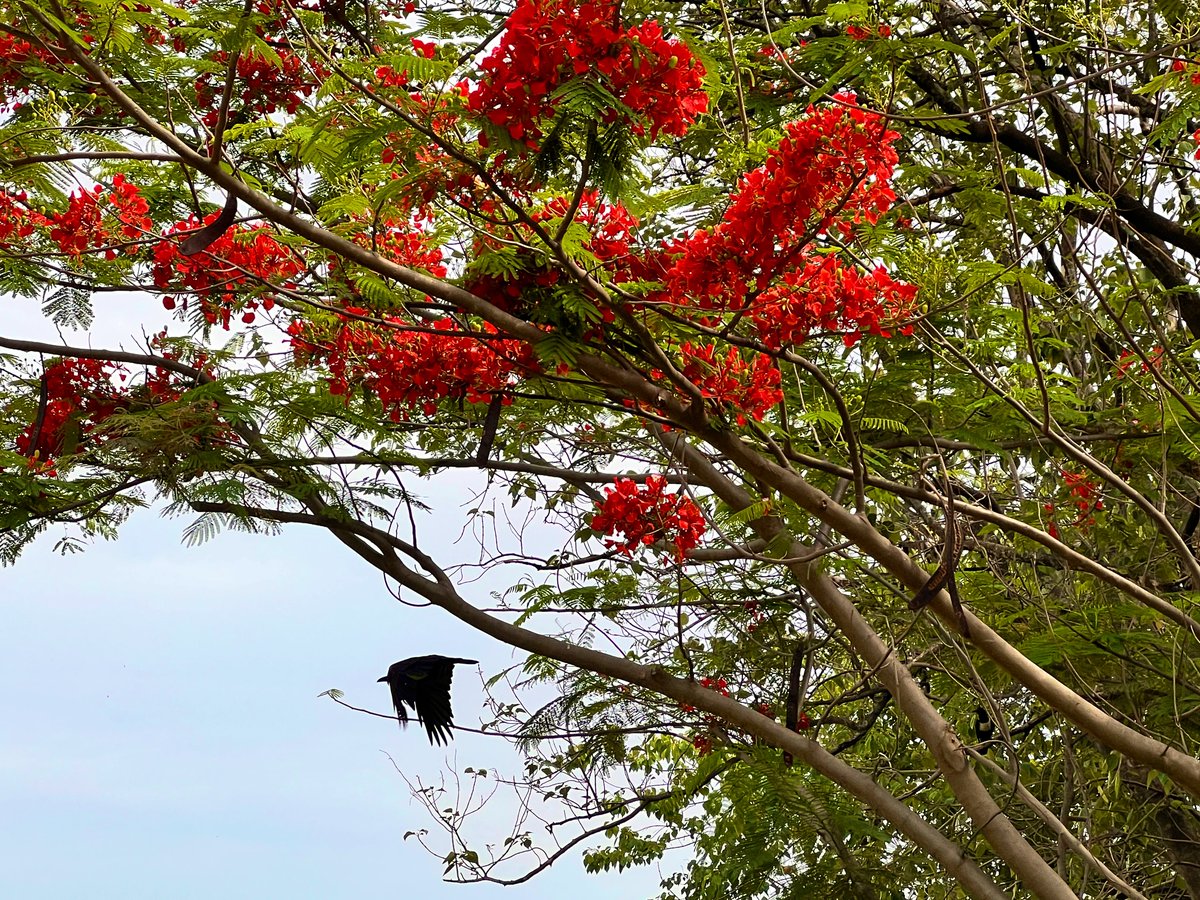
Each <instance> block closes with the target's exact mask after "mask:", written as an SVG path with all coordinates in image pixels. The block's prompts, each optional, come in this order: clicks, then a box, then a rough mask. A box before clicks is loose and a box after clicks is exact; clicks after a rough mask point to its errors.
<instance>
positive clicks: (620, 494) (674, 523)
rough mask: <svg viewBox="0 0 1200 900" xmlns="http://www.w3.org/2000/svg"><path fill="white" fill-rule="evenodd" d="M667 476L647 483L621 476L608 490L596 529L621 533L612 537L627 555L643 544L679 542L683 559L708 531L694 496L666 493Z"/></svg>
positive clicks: (678, 553) (610, 543)
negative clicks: (705, 530) (616, 536)
mask: <svg viewBox="0 0 1200 900" xmlns="http://www.w3.org/2000/svg"><path fill="white" fill-rule="evenodd" d="M666 485H667V479H666V478H664V477H663V476H661V475H650V476H648V477H647V478H646V481H645V483H644V484H640V485H639V484H638V483H637V482H635V481H633V480H632V479H629V478H618V479H617V480H616V482H615V484H614V485H613V486H612V487H606V488H605V489H604V501H603V502H602V503H601V504H600V508H599V511H598V512H597V513H596V514H595V515H593V516H592V521H591V528H592V530H593V531H596V532H599V533H600V534H606V535H617V534H619V535H621V536H622V537H621V539H619V540H609V541H605V543H606V544H607V545H608V546H609V547H616V548H617V549H619V550H620V551H621V552H622V553H624V554H625V555H626V556H628V555H630V554H632V553H633V551H634V550H636V549H638V548H639V547H644V546H649V545H650V544H654V543H657V542H658V541H664V542H666V543H669V544H674V545H675V557H676V559H680V560H682V559H683V557H684V556H685V555H686V554H687V552H688V551H689V550H692V549H694V548H695V547H697V546H698V545H699V543H700V538H701V537H702V536H703V534H704V529H705V523H704V516H703V514H702V513H701V512H700V508H699V507H698V506H697V505H696V504H695V503H694V502H693V501H692V499H691V498H690V497H687V496H685V495H683V494H668V493H665V490H664V489H665V488H666Z"/></svg>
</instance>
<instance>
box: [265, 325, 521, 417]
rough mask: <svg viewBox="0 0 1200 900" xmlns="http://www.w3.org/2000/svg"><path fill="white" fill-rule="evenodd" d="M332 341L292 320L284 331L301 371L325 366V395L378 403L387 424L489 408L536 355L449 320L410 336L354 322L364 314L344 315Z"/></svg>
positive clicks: (407, 329) (407, 328)
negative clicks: (448, 407) (362, 394)
mask: <svg viewBox="0 0 1200 900" xmlns="http://www.w3.org/2000/svg"><path fill="white" fill-rule="evenodd" d="M346 312H347V313H348V314H349V315H348V316H339V322H338V325H337V326H336V327H335V328H334V329H332V332H331V333H329V334H327V335H326V334H323V333H322V330H321V329H320V328H319V326H317V325H316V324H315V323H313V322H308V321H304V320H297V321H295V322H293V323H292V324H291V325H290V326H289V328H288V334H290V335H291V344H292V352H293V355H294V357H295V359H296V362H297V363H299V364H300V365H305V366H314V365H321V364H324V365H325V367H326V368H327V369H328V371H329V389H330V391H331V392H332V393H334V394H338V395H341V396H344V397H346V399H347V402H349V397H350V394H351V392H352V391H353V390H355V389H358V388H362V389H365V390H367V391H370V392H371V393H372V394H374V395H375V396H376V397H377V398H378V399H379V402H380V404H381V405H382V406H383V408H384V410H385V411H386V412H387V413H388V415H389V417H390V418H391V419H392V421H395V422H398V421H400V420H402V419H406V418H407V417H408V415H409V414H410V413H411V412H412V410H413V409H415V408H416V407H418V406H419V407H420V408H421V410H422V411H423V412H424V413H425V414H426V415H433V414H434V413H435V412H437V406H438V403H440V402H441V401H442V400H446V399H450V400H458V401H463V400H465V401H466V402H467V403H487V402H489V401H490V400H491V399H492V397H493V396H495V395H496V394H500V395H503V396H504V402H505V403H506V404H508V403H511V402H512V398H511V396H509V393H510V389H511V388H512V386H513V384H514V383H515V382H516V381H517V380H518V379H519V378H520V377H521V376H522V375H523V374H524V373H525V372H528V371H531V370H533V369H535V368H536V366H537V362H536V359H535V357H534V355H533V351H532V350H531V349H530V348H529V346H528V345H527V344H525V343H523V342H521V341H516V340H511V339H499V338H492V337H491V335H494V334H495V333H496V332H495V330H494V329H490V328H489V331H488V333H487V334H485V335H478V334H474V335H473V334H466V333H463V332H461V331H457V330H456V326H455V324H454V323H453V322H452V321H451V320H450V319H442V320H441V321H439V322H437V323H436V324H435V326H434V327H435V329H437V330H436V331H434V332H432V333H431V332H426V331H413V330H412V328H413V326H412V324H411V323H410V322H406V321H404V320H402V319H399V318H389V319H388V320H387V323H388V324H386V325H378V324H375V323H372V322H366V321H362V320H361V319H352V318H350V317H349V316H366V315H369V312H368V310H366V309H360V308H354V307H351V308H348V309H347V310H346Z"/></svg>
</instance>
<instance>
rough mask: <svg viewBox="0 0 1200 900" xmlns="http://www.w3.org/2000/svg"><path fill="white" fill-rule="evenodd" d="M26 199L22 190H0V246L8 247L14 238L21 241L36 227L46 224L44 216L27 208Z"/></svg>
mask: <svg viewBox="0 0 1200 900" xmlns="http://www.w3.org/2000/svg"><path fill="white" fill-rule="evenodd" d="M28 199H29V198H28V196H26V194H25V192H24V191H21V192H20V193H17V194H9V193H7V192H6V191H0V247H9V246H11V245H12V243H13V241H14V240H16V241H23V240H24V239H25V238H27V237H29V236H30V235H32V234H33V232H34V229H35V228H36V227H38V226H40V225H45V224H46V217H45V216H43V215H42V214H41V213H39V212H38V211H37V210H33V209H30V208H29V206H28V205H27V201H28Z"/></svg>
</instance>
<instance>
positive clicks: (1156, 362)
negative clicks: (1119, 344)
mask: <svg viewBox="0 0 1200 900" xmlns="http://www.w3.org/2000/svg"><path fill="white" fill-rule="evenodd" d="M1163 355H1164V351H1163V348H1162V347H1160V346H1156V347H1155V348H1154V349H1153V350H1151V351H1150V352H1149V353H1147V354H1146V360H1147V361H1148V363H1149V364H1147V362H1143V361H1142V360H1141V358H1140V357H1139V356H1138V355H1137V354H1136V353H1134V352H1133V351H1132V350H1122V351H1121V355H1120V356H1119V357H1118V358H1117V377H1118V378H1124V377H1125V376H1126V375H1128V374H1129V373H1130V371H1131V370H1132V369H1133V368H1134V366H1139V365H1140V367H1141V371H1142V372H1149V371H1150V367H1151V366H1153V367H1154V369H1155V370H1156V371H1157V370H1159V369H1161V368H1162V363H1163Z"/></svg>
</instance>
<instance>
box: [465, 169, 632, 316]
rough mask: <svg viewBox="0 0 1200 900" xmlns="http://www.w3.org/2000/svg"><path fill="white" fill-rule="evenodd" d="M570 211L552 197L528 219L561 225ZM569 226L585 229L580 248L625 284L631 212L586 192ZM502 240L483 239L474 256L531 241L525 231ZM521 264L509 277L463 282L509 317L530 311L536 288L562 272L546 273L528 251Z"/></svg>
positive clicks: (556, 280)
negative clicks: (496, 248) (584, 238)
mask: <svg viewBox="0 0 1200 900" xmlns="http://www.w3.org/2000/svg"><path fill="white" fill-rule="evenodd" d="M569 208H570V200H568V199H567V198H566V197H562V196H559V197H555V198H554V199H553V200H551V201H550V202H549V203H547V204H546V205H545V206H543V207H542V208H541V209H539V210H537V211H536V212H534V213H533V215H532V216H531V218H532V219H533V220H534V221H535V222H554V221H556V220H561V219H562V218H563V216H565V215H566V214H567V210H568V209H569ZM571 221H572V223H577V224H579V225H582V226H583V227H584V228H586V229H587V231H588V234H589V237H588V239H587V240H586V241H584V242H583V249H584V250H586V251H587V252H588V253H590V254H592V256H594V257H595V258H596V261H597V262H598V263H599V264H600V266H601V267H602V268H603V269H604V271H606V272H607V273H608V274H609V276H610V277H611V278H612V279H613V280H614V281H623V280H628V279H629V278H630V277H631V273H632V272H633V270H632V269H630V265H631V264H634V265H635V266H636V264H637V263H638V262H639V260H638V258H637V257H636V256H635V255H634V253H633V242H634V237H633V233H634V231H635V230H636V229H637V226H638V220H637V218H636V217H635V216H633V215H632V214H631V213H630V212H629V210H627V209H626V208H625V207H624V206H622V205H621V204H620V203H604V202H602V201H601V199H600V194H599V193H598V192H597V191H595V190H588V191H584V193H583V195H582V197H581V199H580V202H579V206H578V208H577V209H576V210H575V215H574V218H573V219H572V220H571ZM551 230H553V229H551ZM503 237H504V238H505V240H504V241H496V240H494V239H492V238H490V237H485V238H484V239H483V240H481V241H480V242H479V244H478V246H477V248H476V253H477V254H482V253H485V252H486V251H487V250H488V249H490V248H492V247H495V246H504V245H506V244H508V243H511V242H513V241H518V242H525V241H532V236H531V235H530V234H529V233H528V231H527V230H522V231H520V232H515V233H510V234H506V235H503ZM524 262H525V263H526V268H524V269H522V270H521V271H520V272H517V273H515V274H513V275H508V276H498V275H485V276H477V277H475V278H472V279H470V280H469V281H468V283H467V290H469V291H471V292H472V293H473V294H476V295H478V296H480V297H483V298H485V299H486V300H488V301H489V302H492V303H494V304H496V305H497V306H499V307H500V308H501V309H504V310H507V311H510V312H511V311H514V310H516V309H524V308H526V307H529V306H532V305H533V302H534V301H535V300H536V297H537V293H538V289H539V288H548V287H553V286H554V285H556V284H558V283H559V280H560V278H561V273H560V272H559V270H558V269H550V268H546V264H547V263H546V259H545V257H544V256H541V255H536V254H534V253H533V252H532V251H530V252H528V253H526V254H524ZM632 277H635V278H636V277H637V275H636V274H633V275H632Z"/></svg>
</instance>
